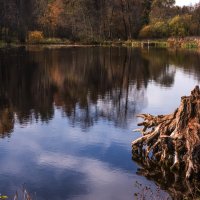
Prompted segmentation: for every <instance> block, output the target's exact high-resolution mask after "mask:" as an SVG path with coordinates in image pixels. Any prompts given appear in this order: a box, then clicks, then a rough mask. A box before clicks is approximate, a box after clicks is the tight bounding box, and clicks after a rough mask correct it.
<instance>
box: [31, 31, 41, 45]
mask: <svg viewBox="0 0 200 200" xmlns="http://www.w3.org/2000/svg"><path fill="white" fill-rule="evenodd" d="M43 39H44V35H43V32H42V31H30V32H29V33H28V41H29V42H31V43H39V42H41V41H42V40H43Z"/></svg>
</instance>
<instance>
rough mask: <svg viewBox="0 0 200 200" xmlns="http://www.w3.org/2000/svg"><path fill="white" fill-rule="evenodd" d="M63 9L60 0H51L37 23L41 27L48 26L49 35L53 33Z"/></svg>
mask: <svg viewBox="0 0 200 200" xmlns="http://www.w3.org/2000/svg"><path fill="white" fill-rule="evenodd" d="M63 10H64V9H63V2H62V0H53V1H51V2H50V3H49V4H48V6H47V8H46V10H45V12H44V15H43V16H42V17H41V18H40V19H39V23H40V24H41V25H42V26H43V27H47V28H48V30H49V35H50V34H51V36H53V35H54V31H55V29H56V28H57V26H58V24H59V21H60V16H61V14H62V12H63Z"/></svg>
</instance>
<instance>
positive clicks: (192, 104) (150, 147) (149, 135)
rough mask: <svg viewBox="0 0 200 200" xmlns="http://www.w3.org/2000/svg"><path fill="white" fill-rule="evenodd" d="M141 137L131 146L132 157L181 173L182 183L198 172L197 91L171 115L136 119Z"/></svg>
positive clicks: (199, 100) (199, 106) (199, 102)
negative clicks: (138, 121)
mask: <svg viewBox="0 0 200 200" xmlns="http://www.w3.org/2000/svg"><path fill="white" fill-rule="evenodd" d="M138 117H141V118H142V119H143V122H142V123H140V124H138V125H139V126H143V129H141V130H140V131H141V133H142V135H143V136H142V137H140V138H139V139H137V140H135V141H133V142H132V149H133V157H138V155H140V157H141V159H144V160H147V158H148V159H150V160H153V161H154V162H156V163H157V165H165V166H166V167H168V168H171V170H174V169H176V170H181V171H182V172H184V173H183V174H184V175H183V176H184V177H185V178H186V179H189V178H190V177H192V175H198V173H199V172H200V90H199V87H198V86H196V87H195V89H194V90H193V91H192V92H191V95H190V96H184V97H182V98H181V104H180V106H179V108H178V109H176V110H175V111H174V113H172V114H169V115H158V116H153V115H150V114H141V115H138Z"/></svg>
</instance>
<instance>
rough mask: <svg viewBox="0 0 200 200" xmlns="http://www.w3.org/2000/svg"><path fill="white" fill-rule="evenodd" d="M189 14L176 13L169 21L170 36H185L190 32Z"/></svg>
mask: <svg viewBox="0 0 200 200" xmlns="http://www.w3.org/2000/svg"><path fill="white" fill-rule="evenodd" d="M190 24H191V15H181V16H180V15H177V16H175V17H174V18H172V19H171V20H170V21H169V26H170V32H171V36H175V37H185V36H187V35H189V34H190Z"/></svg>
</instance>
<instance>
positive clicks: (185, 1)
mask: <svg viewBox="0 0 200 200" xmlns="http://www.w3.org/2000/svg"><path fill="white" fill-rule="evenodd" d="M199 1H200V0H176V4H177V5H179V6H184V5H190V4H192V5H193V4H195V3H198V2H199Z"/></svg>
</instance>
